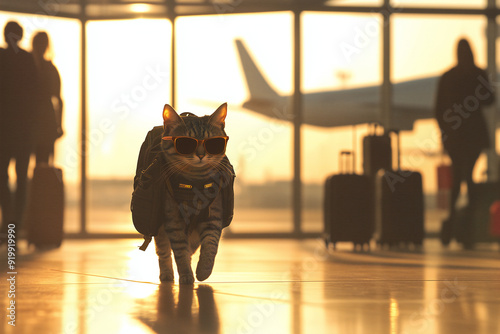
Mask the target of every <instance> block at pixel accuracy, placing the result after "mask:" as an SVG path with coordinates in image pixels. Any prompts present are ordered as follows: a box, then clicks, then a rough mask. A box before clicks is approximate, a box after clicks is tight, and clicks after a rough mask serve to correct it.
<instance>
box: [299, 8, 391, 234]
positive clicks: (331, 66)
mask: <svg viewBox="0 0 500 334" xmlns="http://www.w3.org/2000/svg"><path fill="white" fill-rule="evenodd" d="M381 41H382V39H381V17H380V16H374V15H372V14H325V13H311V12H308V13H304V15H303V52H302V54H303V59H302V61H303V87H302V90H303V94H304V126H303V127H302V152H303V153H302V166H303V172H302V180H303V209H304V210H303V222H304V224H303V230H304V231H306V232H320V231H322V230H323V191H324V190H323V187H324V182H325V180H326V178H327V177H328V176H329V175H332V174H335V173H339V172H340V171H341V170H340V168H339V155H340V152H341V151H343V150H349V151H354V157H355V161H354V164H355V168H354V171H355V172H357V173H362V168H361V164H362V150H361V142H362V138H363V137H364V136H365V135H366V134H367V133H368V131H369V127H368V126H367V125H366V123H370V122H373V121H376V120H377V119H378V118H379V94H380V88H379V87H380V84H381V80H382V78H381V73H382V71H381V69H380V66H381V64H382V60H381V52H380V50H381ZM353 124H361V125H357V126H356V127H355V128H353V127H352V125H353ZM348 165H349V168H348V170H345V172H352V168H351V167H350V165H351V162H350V161H349V162H348Z"/></svg>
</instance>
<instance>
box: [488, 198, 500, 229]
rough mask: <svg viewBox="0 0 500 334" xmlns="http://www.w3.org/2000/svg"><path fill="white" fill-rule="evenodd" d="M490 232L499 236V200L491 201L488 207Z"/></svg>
mask: <svg viewBox="0 0 500 334" xmlns="http://www.w3.org/2000/svg"><path fill="white" fill-rule="evenodd" d="M490 233H491V235H492V236H494V237H500V200H499V201H495V202H493V204H492V205H491V207H490Z"/></svg>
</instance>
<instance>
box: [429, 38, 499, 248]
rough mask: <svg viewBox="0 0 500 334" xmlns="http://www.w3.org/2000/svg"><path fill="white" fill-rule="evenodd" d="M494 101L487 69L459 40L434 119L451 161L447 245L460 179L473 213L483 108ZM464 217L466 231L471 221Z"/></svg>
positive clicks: (483, 139)
mask: <svg viewBox="0 0 500 334" xmlns="http://www.w3.org/2000/svg"><path fill="white" fill-rule="evenodd" d="M494 100H495V96H494V93H493V89H492V88H491V85H490V83H489V81H488V76H487V74H486V72H485V71H484V70H482V69H480V68H478V67H477V66H476V65H475V64H474V56H473V54H472V50H471V47H470V45H469V42H468V41H467V40H465V39H461V40H460V41H459V42H458V47H457V65H456V66H455V67H453V68H452V69H450V70H449V71H447V72H446V73H444V74H443V76H442V77H441V79H440V80H439V86H438V92H437V100H436V109H435V113H436V115H435V116H436V119H437V121H438V123H439V127H440V128H441V131H442V140H443V146H444V149H445V150H446V151H447V152H448V154H449V156H450V158H451V161H452V171H453V187H452V190H451V198H450V214H449V217H448V219H447V220H445V221H444V222H443V226H442V228H441V241H442V242H443V244H445V245H447V244H448V243H449V242H450V239H451V237H452V233H453V224H454V221H455V220H456V208H455V206H456V203H457V199H458V196H459V194H460V186H461V184H462V181H466V182H467V198H468V202H469V208H468V210H466V211H467V212H469V213H470V212H472V211H473V209H472V205H473V203H474V198H475V194H474V182H473V180H472V171H473V169H474V165H475V164H476V160H477V159H478V157H479V155H480V154H481V151H482V150H483V149H485V148H488V147H489V146H490V142H489V134H488V127H487V126H486V120H485V118H484V115H483V113H482V107H483V106H486V105H490V104H491V103H493V101H494ZM468 219H470V217H466V219H465V223H466V225H468V226H466V227H465V228H466V231H465V233H464V236H467V235H469V236H470V231H468V230H467V229H468V228H470V224H471V223H472V222H469V221H468Z"/></svg>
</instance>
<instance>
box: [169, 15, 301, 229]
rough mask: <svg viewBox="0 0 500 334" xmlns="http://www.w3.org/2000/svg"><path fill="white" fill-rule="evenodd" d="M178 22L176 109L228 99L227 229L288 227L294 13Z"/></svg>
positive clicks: (205, 108)
mask: <svg viewBox="0 0 500 334" xmlns="http://www.w3.org/2000/svg"><path fill="white" fill-rule="evenodd" d="M176 22H177V26H176V27H177V28H176V29H177V59H178V64H177V83H178V108H177V109H178V111H179V112H184V111H190V112H193V113H195V114H197V115H205V114H210V113H211V112H212V111H213V110H215V109H216V108H217V107H218V106H219V105H220V104H221V103H223V102H228V108H229V109H228V110H229V111H228V116H227V119H226V132H227V134H228V136H229V137H230V139H229V142H228V149H227V156H228V157H229V159H230V160H231V163H232V164H233V165H234V167H235V170H236V175H237V177H236V184H235V191H236V195H235V196H236V197H235V216H234V221H233V223H232V224H231V227H230V230H231V231H232V232H234V233H240V232H251V233H266V232H291V231H292V223H291V222H292V210H291V200H292V195H291V193H292V183H291V179H292V161H293V160H292V129H293V126H292V123H291V116H290V114H289V113H290V112H291V109H290V108H289V107H288V103H289V100H288V99H287V98H286V97H287V96H289V95H290V94H291V90H292V84H291V83H292V73H291V72H292V71H291V68H292V63H291V61H292V59H293V56H292V40H291V35H290V32H291V31H292V30H291V22H292V16H291V15H290V14H289V13H272V14H252V15H225V16H202V17H182V18H179V19H178V20H177V21H176ZM270 26H272V27H273V29H264V28H262V29H260V28H258V27H270ZM242 62H243V63H242Z"/></svg>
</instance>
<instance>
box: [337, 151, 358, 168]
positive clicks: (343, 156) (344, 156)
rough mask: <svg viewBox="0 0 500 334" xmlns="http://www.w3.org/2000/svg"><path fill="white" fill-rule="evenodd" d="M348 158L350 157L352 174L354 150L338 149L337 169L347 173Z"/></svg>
mask: <svg viewBox="0 0 500 334" xmlns="http://www.w3.org/2000/svg"><path fill="white" fill-rule="evenodd" d="M349 158H351V174H354V170H355V166H354V152H352V151H340V158H339V171H340V173H343V174H349Z"/></svg>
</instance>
